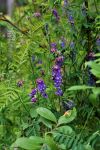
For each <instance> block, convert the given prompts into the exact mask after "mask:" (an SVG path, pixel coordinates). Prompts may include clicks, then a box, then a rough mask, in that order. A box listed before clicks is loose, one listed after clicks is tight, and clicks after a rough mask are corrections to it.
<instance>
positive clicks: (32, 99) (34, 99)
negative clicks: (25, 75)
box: [29, 88, 37, 103]
mask: <svg viewBox="0 0 100 150" xmlns="http://www.w3.org/2000/svg"><path fill="white" fill-rule="evenodd" d="M36 93H37V88H34V89H32V91H31V93H30V94H29V96H30V97H31V101H32V102H33V103H34V102H36V101H37V99H36V97H35V96H36Z"/></svg>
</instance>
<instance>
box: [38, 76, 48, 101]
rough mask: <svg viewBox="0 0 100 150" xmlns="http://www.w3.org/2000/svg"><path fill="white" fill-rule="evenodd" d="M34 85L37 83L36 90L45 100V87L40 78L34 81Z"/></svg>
mask: <svg viewBox="0 0 100 150" xmlns="http://www.w3.org/2000/svg"><path fill="white" fill-rule="evenodd" d="M36 83H37V89H38V91H39V92H40V94H41V95H42V96H43V97H44V98H47V97H48V96H47V94H46V92H45V90H46V85H45V83H44V81H43V80H42V79H41V78H39V79H37V80H36Z"/></svg>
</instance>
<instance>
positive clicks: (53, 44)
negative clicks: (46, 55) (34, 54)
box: [50, 43, 57, 53]
mask: <svg viewBox="0 0 100 150" xmlns="http://www.w3.org/2000/svg"><path fill="white" fill-rule="evenodd" d="M50 46H51V49H50V51H51V53H55V52H56V50H57V44H56V43H51V45H50Z"/></svg>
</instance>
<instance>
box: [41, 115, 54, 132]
mask: <svg viewBox="0 0 100 150" xmlns="http://www.w3.org/2000/svg"><path fill="white" fill-rule="evenodd" d="M39 121H40V122H42V123H44V125H46V126H47V127H48V128H50V129H52V122H51V121H49V120H48V119H45V118H43V117H40V119H39Z"/></svg>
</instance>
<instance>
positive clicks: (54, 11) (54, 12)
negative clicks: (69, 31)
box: [52, 9, 58, 18]
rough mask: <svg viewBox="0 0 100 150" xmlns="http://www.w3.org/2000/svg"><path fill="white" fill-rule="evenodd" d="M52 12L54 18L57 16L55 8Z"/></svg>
mask: <svg viewBox="0 0 100 150" xmlns="http://www.w3.org/2000/svg"><path fill="white" fill-rule="evenodd" d="M52 13H53V15H54V16H55V17H56V18H57V17H58V12H57V10H56V9H53V11H52Z"/></svg>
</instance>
